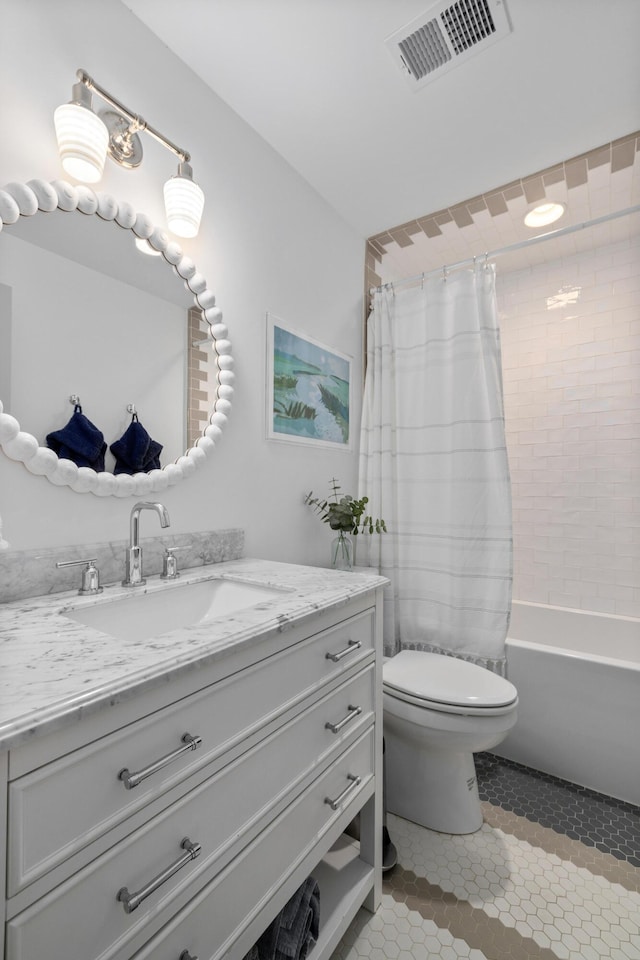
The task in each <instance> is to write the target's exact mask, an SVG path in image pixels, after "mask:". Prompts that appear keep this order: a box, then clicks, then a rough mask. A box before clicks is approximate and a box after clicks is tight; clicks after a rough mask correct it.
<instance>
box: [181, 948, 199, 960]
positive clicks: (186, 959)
mask: <svg viewBox="0 0 640 960" xmlns="http://www.w3.org/2000/svg"><path fill="white" fill-rule="evenodd" d="M178 960H198V958H197V957H192V956H191V954H190V953H189V951H188V950H183V951H182V953H181V954H180V956H179V957H178Z"/></svg>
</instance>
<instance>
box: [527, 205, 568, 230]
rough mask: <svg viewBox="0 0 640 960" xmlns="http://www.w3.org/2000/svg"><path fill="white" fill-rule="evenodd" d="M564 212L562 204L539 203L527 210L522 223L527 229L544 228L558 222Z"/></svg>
mask: <svg viewBox="0 0 640 960" xmlns="http://www.w3.org/2000/svg"><path fill="white" fill-rule="evenodd" d="M565 210H566V207H565V205H564V203H541V204H540V205H539V206H537V207H534V208H533V210H529V213H528V214H527V215H526V217H525V218H524V222H525V224H526V225H527V226H528V227H546V226H547V225H548V224H550V223H554V222H555V221H556V220H559V219H560V217H561V216H562V214H563V213H564V211H565Z"/></svg>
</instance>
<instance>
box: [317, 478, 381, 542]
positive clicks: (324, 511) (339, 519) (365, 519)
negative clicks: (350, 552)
mask: <svg viewBox="0 0 640 960" xmlns="http://www.w3.org/2000/svg"><path fill="white" fill-rule="evenodd" d="M329 486H330V487H331V494H330V495H329V496H330V499H327V500H322V499H321V498H320V497H314V496H313V491H311V492H310V493H308V494H307V495H306V496H305V498H304V502H305V503H306V504H308V506H310V507H313V508H314V509H315V511H316V513H318V514H320V517H321V518H322V522H323V523H328V524H329V526H330V527H331V529H332V530H341V531H342V532H343V533H350V534H352V535H354V536H355V535H356V534H358V533H386V532H387V527H386V525H385V522H384V520H381V519H377V520H374V519H373V517H371V516H369V515H368V514H366V513H365V510H366V507H367V504H368V502H369V498H368V497H361V498H360V500H354V498H353V497H351V496H349V494H346V495H345V496H340V484H339V483H338V481H337V480H336V479H335V477H334V478H333V479H332V480H330V482H329Z"/></svg>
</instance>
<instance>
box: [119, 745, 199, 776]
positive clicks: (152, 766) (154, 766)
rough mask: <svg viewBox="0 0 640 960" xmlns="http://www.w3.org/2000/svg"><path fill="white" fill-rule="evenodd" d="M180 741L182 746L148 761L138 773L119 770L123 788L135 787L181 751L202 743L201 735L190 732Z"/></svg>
mask: <svg viewBox="0 0 640 960" xmlns="http://www.w3.org/2000/svg"><path fill="white" fill-rule="evenodd" d="M182 742H183V743H184V747H178V749H177V750H173V751H172V752H171V753H168V754H167V755H166V756H165V757H160V759H159V760H156V761H155V763H150V764H149V766H148V767H145V768H144V770H140V771H138V773H131V771H130V770H129V769H128V768H127V767H125V768H124V770H121V771H120V773H119V774H118V780H122V782H123V783H124V787H125V790H133V788H134V787H137V786H138V784H139V783H142V781H143V780H146V779H147V777H150V776H152V775H153V774H154V773H157V772H158V770H162V768H163V767H166V766H168V764H170V763H173V761H174V760H177V759H178V757H181V756H182V754H183V753H187V751H189V750H196V749H197V748H198V747H199V746H200V744H201V743H202V737H192V736H191V734H190V733H185V734H184V735H183V736H182Z"/></svg>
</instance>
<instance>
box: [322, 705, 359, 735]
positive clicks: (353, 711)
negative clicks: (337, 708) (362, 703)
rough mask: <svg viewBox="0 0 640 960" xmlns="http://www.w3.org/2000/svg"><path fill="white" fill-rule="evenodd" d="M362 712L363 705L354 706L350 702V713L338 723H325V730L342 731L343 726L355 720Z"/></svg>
mask: <svg viewBox="0 0 640 960" xmlns="http://www.w3.org/2000/svg"><path fill="white" fill-rule="evenodd" d="M361 713H362V707H352V706H351V704H349V713H348V714H347V715H346V717H343V718H342V720H339V721H338V722H337V723H325V725H324V728H325V730H331V733H340V731H341V730H342V728H343V727H346V725H347V724H348V723H350V722H351V721H352V720H355V718H356V717H358V716H360V714H361Z"/></svg>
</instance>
